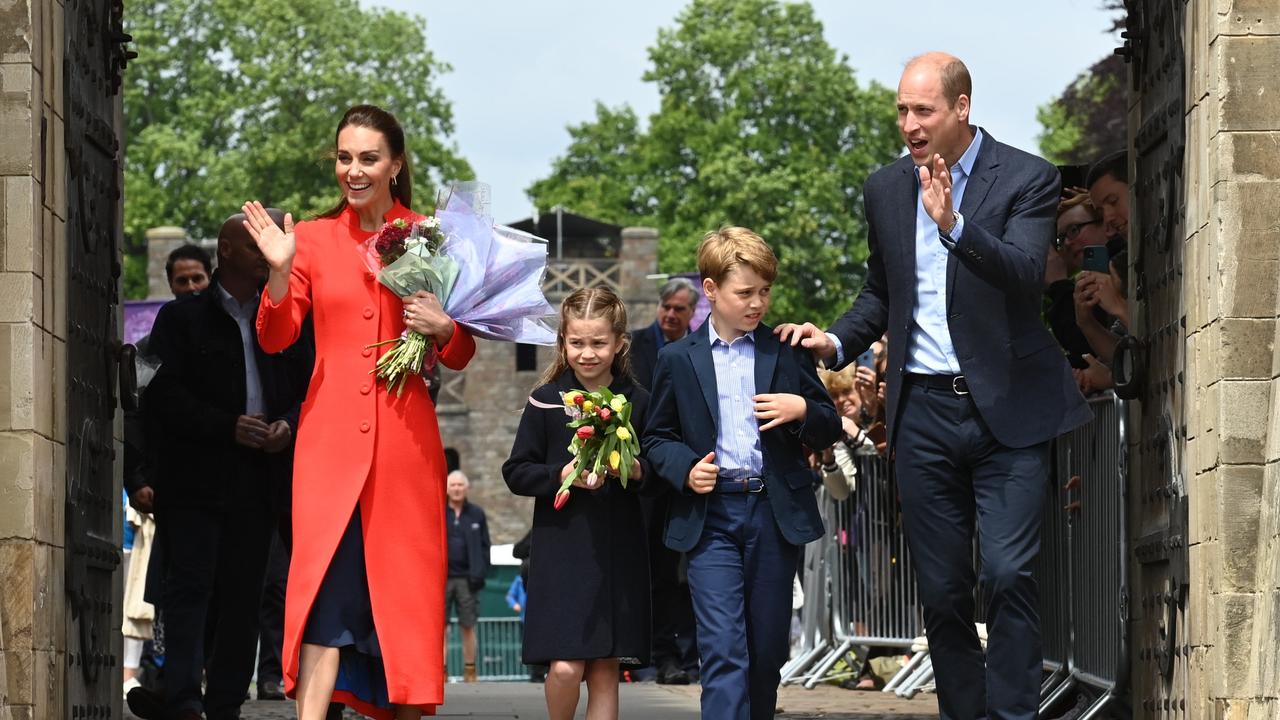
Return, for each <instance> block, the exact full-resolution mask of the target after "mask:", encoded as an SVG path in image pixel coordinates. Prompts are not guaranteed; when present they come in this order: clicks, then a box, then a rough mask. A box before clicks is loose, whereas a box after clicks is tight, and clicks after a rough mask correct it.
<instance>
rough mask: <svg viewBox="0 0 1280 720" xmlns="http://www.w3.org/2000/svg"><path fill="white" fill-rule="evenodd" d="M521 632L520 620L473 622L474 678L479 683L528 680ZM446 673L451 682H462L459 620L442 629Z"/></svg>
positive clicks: (482, 619)
mask: <svg viewBox="0 0 1280 720" xmlns="http://www.w3.org/2000/svg"><path fill="white" fill-rule="evenodd" d="M523 639H524V629H523V628H522V627H521V624H520V618H515V617H512V618H483V617H482V618H480V619H479V620H478V621H477V622H476V678H477V679H478V680H481V681H495V682H500V681H514V680H528V679H529V669H528V668H527V667H526V666H525V664H524V663H522V662H521V661H520V648H521V644H522V642H523ZM445 645H446V652H445V663H446V665H445V674H446V676H448V678H449V681H450V682H457V681H459V680H461V679H462V633H461V630H460V629H459V627H458V618H456V617H451V618H449V626H448V627H446V628H445Z"/></svg>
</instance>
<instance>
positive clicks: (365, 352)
mask: <svg viewBox="0 0 1280 720" xmlns="http://www.w3.org/2000/svg"><path fill="white" fill-rule="evenodd" d="M360 354H361V355H362V356H364V357H369V356H370V355H372V354H373V348H365V349H363V350H361V351H360Z"/></svg>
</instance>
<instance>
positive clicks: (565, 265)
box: [542, 258, 622, 295]
mask: <svg viewBox="0 0 1280 720" xmlns="http://www.w3.org/2000/svg"><path fill="white" fill-rule="evenodd" d="M621 283H622V265H621V263H619V262H618V261H617V260H614V259H609V258H599V259H596V258H591V259H583V258H575V259H573V260H552V259H549V260H547V276H546V278H544V279H543V282H542V289H543V291H544V292H545V293H546V294H547V295H568V294H569V293H571V292H573V291H574V290H577V289H578V288H583V287H591V286H593V285H610V286H612V287H615V288H616V287H618V286H619V285H621Z"/></svg>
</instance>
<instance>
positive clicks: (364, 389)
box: [360, 383, 369, 395]
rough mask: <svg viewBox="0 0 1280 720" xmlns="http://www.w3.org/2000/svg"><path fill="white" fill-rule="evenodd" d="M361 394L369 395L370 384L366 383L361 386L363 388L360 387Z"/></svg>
mask: <svg viewBox="0 0 1280 720" xmlns="http://www.w3.org/2000/svg"><path fill="white" fill-rule="evenodd" d="M360 394H361V395H368V394H369V383H365V384H364V385H361V386H360Z"/></svg>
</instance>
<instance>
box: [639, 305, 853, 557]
mask: <svg viewBox="0 0 1280 720" xmlns="http://www.w3.org/2000/svg"><path fill="white" fill-rule="evenodd" d="M709 328H710V323H709V322H707V323H703V325H702V327H700V328H698V330H697V331H695V332H693V333H690V334H689V335H687V336H685V337H683V338H681V339H680V340H677V341H676V342H674V343H670V344H668V345H667V346H665V347H664V348H662V351H661V352H659V353H658V364H657V367H656V368H655V369H654V376H653V388H652V389H651V390H650V393H651V397H650V401H649V417H648V422H647V425H646V430H645V432H644V435H643V439H642V443H643V448H644V453H645V457H647V458H648V459H649V462H650V463H651V464H652V466H653V469H654V471H655V472H656V473H657V474H658V476H659V477H661V478H663V479H664V480H666V481H667V482H668V483H670V484H671V485H672V486H674V488H675V491H676V492H675V493H674V494H673V495H672V497H671V506H670V508H669V510H668V511H667V526H666V535H665V538H664V541H665V543H666V545H667V547H669V548H671V549H673V550H680V551H688V550H691V549H693V547H694V546H695V545H697V544H698V539H699V538H701V537H702V526H703V522H704V520H705V519H706V514H707V496H706V495H699V494H697V493H695V492H693V491H692V490H690V489H689V488H688V487H687V486H686V485H685V481H686V480H687V479H688V477H689V471H690V470H691V469H693V466H694V465H695V464H697V462H698V461H699V460H701V459H702V458H703V457H705V456H706V454H707V453H709V452H712V451H713V450H715V449H716V438H717V437H718V436H719V416H720V403H719V395H718V393H717V390H716V370H715V363H714V362H713V361H712V359H711V340H710V333H709ZM755 355H756V363H755V364H756V367H755V370H756V392H757V393H792V394H795V395H799V396H801V397H803V398H804V399H805V404H806V405H807V409H806V412H805V417H804V420H803V421H801V422H792V423H788V424H786V425H781V426H778V427H775V428H773V429H771V430H766V431H765V432H764V433H762V434H761V436H760V446H761V451H762V454H763V456H764V457H763V459H764V471H763V477H764V484H765V488H766V492H765V494H766V495H767V496H768V498H769V503H770V505H771V507H772V509H773V516H774V519H775V520H776V521H777V523H778V528H779V529H780V530H781V531H782V536H783V537H784V538H786V540H787V542H789V543H792V544H793V545H803V544H805V543H807V542H811V541H813V540H817V539H818V538H819V537H821V536H822V532H823V528H822V517H821V516H820V515H819V514H818V503H817V500H816V499H815V497H814V491H813V485H814V474H813V470H812V469H810V467H809V463H808V461H807V459H806V457H805V453H804V447H805V446H807V447H810V448H813V449H817V450H820V449H825V448H827V447H830V446H831V445H832V444H833V443H835V441H836V440H837V439H838V438H839V437H840V432H841V429H840V418H839V416H837V415H836V409H835V406H834V405H833V404H832V403H831V397H830V396H829V395H828V394H827V391H826V388H825V387H823V385H822V382H821V381H820V380H818V373H817V370H815V369H814V362H813V356H812V355H811V354H810V353H809V352H807V351H804V350H800V349H797V348H793V347H791V346H790V345H784V344H782V343H780V342H778V338H777V337H776V336H775V335H774V334H773V329H772V328H770V327H768V326H766V325H763V324H761V325H760V326H759V327H757V328H756V330H755Z"/></svg>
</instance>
